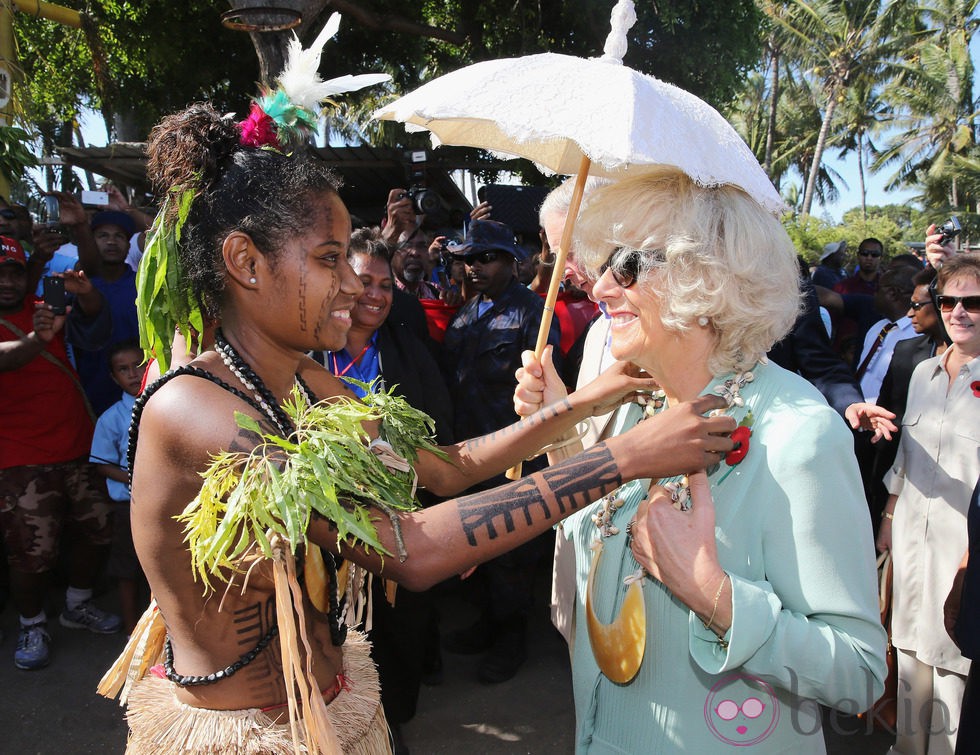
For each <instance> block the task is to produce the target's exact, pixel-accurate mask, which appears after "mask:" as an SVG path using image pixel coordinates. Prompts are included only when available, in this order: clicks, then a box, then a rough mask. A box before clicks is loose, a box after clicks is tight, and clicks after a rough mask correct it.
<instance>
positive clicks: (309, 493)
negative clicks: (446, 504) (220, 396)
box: [177, 388, 441, 589]
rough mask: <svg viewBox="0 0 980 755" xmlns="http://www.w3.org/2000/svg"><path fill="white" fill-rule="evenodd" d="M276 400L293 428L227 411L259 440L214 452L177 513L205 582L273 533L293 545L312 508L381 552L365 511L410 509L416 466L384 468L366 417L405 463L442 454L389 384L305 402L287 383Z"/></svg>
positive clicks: (426, 421) (424, 423) (346, 537)
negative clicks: (424, 454) (358, 394)
mask: <svg viewBox="0 0 980 755" xmlns="http://www.w3.org/2000/svg"><path fill="white" fill-rule="evenodd" d="M283 408H284V409H285V411H286V414H287V415H288V416H289V417H290V419H291V420H292V421H293V425H294V427H295V428H296V431H295V432H294V433H293V434H292V435H290V437H289V438H288V439H287V438H282V437H280V436H278V435H275V434H274V433H269V432H265V431H264V430H263V429H262V427H261V426H260V425H259V424H258V422H256V421H255V420H254V419H253V418H252V417H249V416H247V415H244V414H241V413H238V412H236V413H235V420H236V421H237V423H238V426H239V427H241V428H243V429H245V430H248V431H250V432H252V433H254V434H255V435H256V436H257V437H258V438H259V439H260V442H259V443H258V445H257V446H256V447H255V448H254V449H253V450H252V451H251V452H250V453H243V452H222V453H220V454H217V455H215V456H214V458H213V460H212V463H211V466H210V467H208V469H207V471H206V472H204V474H203V475H202V476H203V477H204V483H203V485H202V486H201V491H200V493H198V496H197V497H196V498H195V499H194V500H193V501H192V502H191V503H190V504H189V505H188V506H187V508H186V509H185V510H184V511H183V513H181V514H180V515H179V516H178V517H177V519H178V521H181V522H183V523H184V525H185V539H186V541H187V543H188V547H189V549H190V553H191V564H192V569H193V571H194V574H195V575H196V576H197V577H199V578H200V579H201V581H202V582H203V583H204V584H205V586H206V588H207V589H211V588H212V579H218V580H219V581H226V580H227V575H228V572H234V571H235V570H237V568H238V564H237V561H238V559H239V558H240V557H241V556H242V555H243V554H245V553H246V552H247V551H249V550H250V549H251V548H253V547H255V546H257V547H258V548H259V550H261V551H262V553H263V554H264V555H265V556H266V557H271V556H272V548H271V545H270V539H271V537H272V536H273V535H274V534H275V535H279V536H280V537H281V538H282V539H283V540H284V541H286V543H288V546H289V547H290V548H291V549H292V550H293V552H295V551H296V550H297V549H298V548H299V547H300V546H301V545H303V544H304V543H305V542H306V531H307V528H308V527H309V524H310V519H311V517H312V516H313V514H314V513H316V514H319V515H320V516H322V517H324V518H325V519H327V520H328V521H329V522H331V523H332V524H333V526H334V527H336V529H337V537H338V542H350V541H358V542H359V543H360V544H361V545H363V546H364V547H365V548H368V549H369V550H371V549H373V550H376V551H378V552H380V553H384V554H388V551H387V550H386V549H385V547H384V546H383V545H382V543H381V541H380V540H379V539H378V533H377V530H376V529H375V526H374V522H373V518H374V517H375V516H377V515H378V514H379V513H385V514H388V515H389V516H395V515H397V512H403V511H411V510H413V509H415V508H417V502H416V500H415V496H414V484H415V473H414V472H413V471H412V470H411V469H410V468H409V469H407V470H406V471H400V470H392V469H389V468H387V467H386V466H385V465H384V463H383V462H382V461H381V459H380V458H379V456H378V455H377V454H376V453H374V452H373V451H372V450H371V448H370V447H369V441H370V437H369V436H368V434H367V432H366V431H365V429H364V423H366V422H377V421H380V422H381V427H382V434H383V433H384V431H385V430H386V429H390V428H396V429H397V432H396V433H395V434H394V435H393V437H391V438H386V440H387V441H388V442H390V443H391V445H392V446H393V447H394V449H395V451H396V452H397V453H399V454H400V455H402V456H403V457H404V458H406V459H407V460H408V461H409V462H413V461H415V459H416V458H417V453H418V451H419V450H427V451H433V452H436V453H441V452H439V451H438V449H437V448H436V446H435V445H434V444H433V441H432V433H433V428H434V425H433V422H432V420H431V419H430V418H429V417H428V416H427V415H425V414H424V413H423V412H420V411H418V410H416V409H413V408H412V407H410V406H409V405H408V404H407V403H406V402H405V400H404V399H402V398H400V397H398V396H395V395H393V394H391V393H390V391H389V392H384V391H380V392H378V393H376V394H370V393H369V394H368V395H367V396H366V397H365V399H364V400H363V401H361V400H359V399H354V398H348V397H337V398H334V399H331V400H328V401H321V402H320V403H318V404H313V405H310V404H308V403H307V401H306V399H305V398H304V396H303V394H302V393H301V392H300V391H299V390H298V389H296V388H294V389H293V392H292V395H291V397H290V398H289V399H288V400H287V401H286V403H285V404H283Z"/></svg>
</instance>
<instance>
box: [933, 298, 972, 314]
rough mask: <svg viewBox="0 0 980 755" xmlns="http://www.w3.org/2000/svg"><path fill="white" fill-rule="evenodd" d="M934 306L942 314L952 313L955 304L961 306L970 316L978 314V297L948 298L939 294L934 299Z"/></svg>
mask: <svg viewBox="0 0 980 755" xmlns="http://www.w3.org/2000/svg"><path fill="white" fill-rule="evenodd" d="M936 304H938V305H939V309H940V310H942V311H943V312H952V311H953V310H954V309H956V305H957V304H962V305H963V309H965V310H966V311H967V312H969V313H970V314H971V315H975V314H980V296H977V295H974V296H948V295H947V294H939V295H938V296H937V297H936Z"/></svg>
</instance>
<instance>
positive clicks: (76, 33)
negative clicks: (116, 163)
mask: <svg viewBox="0 0 980 755" xmlns="http://www.w3.org/2000/svg"><path fill="white" fill-rule="evenodd" d="M61 4H62V5H64V6H66V7H72V8H75V9H77V10H80V11H84V12H85V13H86V14H87V16H88V18H89V19H91V24H87V25H86V27H87V28H85V29H73V28H70V27H65V26H60V25H58V24H56V23H54V22H52V21H48V20H46V19H43V18H35V17H33V16H30V15H27V14H19V13H18V14H16V15H15V17H14V31H15V37H16V41H17V47H18V58H19V61H20V64H21V65H22V66H23V69H24V74H25V81H26V84H25V95H26V100H27V102H26V103H25V109H26V111H27V114H28V116H29V118H31V119H35V120H50V121H71V120H73V119H74V118H75V117H76V116H77V114H78V112H79V110H80V109H81V107H82V106H83V105H89V106H92V107H95V108H97V109H99V110H101V111H102V113H103V115H104V116H106V120H107V126H108V127H109V130H110V132H111V131H112V129H113V128H114V124H113V119H112V116H114V115H116V114H122V115H124V116H125V117H126V119H128V120H129V121H131V122H132V124H133V126H134V127H135V129H136V130H137V131H138V132H139V134H140V137H139V138H145V136H146V133H147V132H148V130H149V127H150V126H151V125H152V124H154V123H156V122H157V121H158V120H159V119H160V117H161V116H162V115H164V114H166V113H169V112H172V111H174V110H176V109H178V108H181V107H184V106H185V105H187V104H188V103H190V102H192V101H195V100H204V99H207V100H211V101H212V102H213V103H214V104H215V106H216V107H217V108H219V109H236V108H241V107H242V106H243V105H244V104H245V103H247V99H248V97H249V96H250V95H251V94H252V93H253V90H254V88H255V86H254V82H255V81H256V79H257V78H258V61H257V59H256V56H255V51H254V48H253V47H252V44H251V41H250V40H249V37H248V35H247V34H242V33H240V32H234V31H230V30H228V29H225V28H224V27H222V26H221V23H220V19H219V14H220V11H219V10H218V9H217V8H216V7H215V4H214V3H211V2H207V1H206V0H187V1H184V2H179V3H174V2H168V0H142V1H141V2H139V3H134V2H127V1H126V0H92V1H91V2H86V3H84V4H83V3H80V2H77V1H75V2H73V1H72V0H64V1H63V2H62V3H61Z"/></svg>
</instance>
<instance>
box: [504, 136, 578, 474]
mask: <svg viewBox="0 0 980 755" xmlns="http://www.w3.org/2000/svg"><path fill="white" fill-rule="evenodd" d="M591 164H592V162H591V160H589V158H588V157H585V156H584V155H583V156H582V162H581V163H580V164H579V171H578V176H576V178H575V188H574V189H573V190H572V200H571V203H570V204H569V206H568V215H567V216H566V217H565V227H564V228H562V231H561V243H560V245H559V247H558V249H556V250H555V267H554V268H553V269H552V271H551V282H550V284H549V285H548V296H547V297H546V298H545V300H544V312H542V314H541V327H540V328H539V329H538V340H537V343H536V344H535V345H534V356H535V358H536V359H538V361H540V360H541V354H542V353H544V347H545V346H547V345H548V334H549V333H550V332H551V319H552V317H554V315H555V302H557V301H558V289H559V288H561V282H562V280H564V278H565V261H566V260H567V259H568V247H569V246H571V244H572V232H573V231H574V230H575V219H576V218H577V217H578V210H579V207H580V206H581V205H582V195H583V194H584V193H585V181H586V179H587V178H588V177H589V167H590V166H591ZM506 474H507V479H508V480H517V479H520V477H521V464H520V462H518V463H517V464H515V465H514V466H513V467H511V468H510V469H508V470H507V472H506Z"/></svg>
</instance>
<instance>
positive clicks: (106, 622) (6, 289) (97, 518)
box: [0, 237, 120, 670]
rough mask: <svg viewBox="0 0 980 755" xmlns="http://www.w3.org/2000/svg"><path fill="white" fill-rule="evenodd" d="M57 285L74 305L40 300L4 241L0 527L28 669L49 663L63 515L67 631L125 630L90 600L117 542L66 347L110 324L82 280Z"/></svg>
mask: <svg viewBox="0 0 980 755" xmlns="http://www.w3.org/2000/svg"><path fill="white" fill-rule="evenodd" d="M61 279H62V280H63V281H64V291H66V292H67V293H69V294H72V295H74V299H73V302H74V304H73V306H72V305H69V306H67V307H66V308H65V310H63V313H61V314H59V313H58V312H56V310H55V305H54V304H52V303H45V302H37V303H35V301H34V297H33V296H31V295H30V287H29V285H28V282H29V278H28V270H27V258H26V255H25V254H24V250H23V248H22V247H21V245H20V244H19V243H18V242H17V241H15V240H13V239H7V238H2V237H0V392H2V394H3V396H4V401H3V402H2V403H0V500H3V501H5V502H6V503H5V505H4V507H3V509H2V510H0V529H2V531H3V537H4V542H5V545H6V552H7V560H8V563H9V565H10V577H11V593H12V597H13V602H14V605H15V607H16V608H17V611H18V612H19V614H20V626H21V629H20V636H19V638H18V642H17V648H16V651H15V653H14V664H15V665H16V666H17V667H18V668H21V669H28V670H31V669H39V668H42V667H44V666H46V665H47V663H48V645H49V643H50V637H49V635H48V632H47V623H46V622H47V616H46V614H45V611H44V606H45V602H46V597H47V592H48V574H49V572H50V571H51V569H52V568H53V567H54V565H55V564H56V563H57V562H58V560H59V539H60V533H61V530H62V525H63V523H64V520H65V519H66V518H70V519H71V520H72V521H73V522H74V523H75V525H76V533H77V539H76V540H75V542H74V547H73V552H72V554H71V558H70V559H69V561H68V563H69V587H68V592H67V594H66V608H65V611H64V613H62V614H61V617H60V620H61V624H62V625H63V626H67V627H71V628H76V629H89V630H90V631H93V632H99V633H111V632H115V631H118V630H119V626H120V622H119V617H118V616H113V615H112V614H107V613H105V612H103V611H101V610H100V609H98V608H96V607H95V606H93V605H92V604H91V602H90V601H91V598H92V586H93V584H94V581H95V579H96V577H97V575H98V573H99V568H100V566H101V562H102V555H103V552H104V549H105V546H106V545H108V543H109V540H110V536H111V531H110V518H109V516H110V508H109V501H108V497H107V495H106V491H105V485H104V483H103V482H102V480H101V479H99V478H98V477H97V475H96V473H95V469H94V467H92V465H91V464H89V463H88V449H89V448H90V446H91V442H92V429H93V424H92V418H91V414H90V412H89V410H88V407H87V405H86V402H85V398H84V395H83V393H82V390H81V386H80V385H79V383H78V376H77V375H76V374H75V371H74V370H73V369H72V367H71V365H70V364H69V363H68V355H67V353H66V348H65V344H66V341H68V342H71V343H72V344H73V345H76V346H81V347H98V346H101V345H102V344H104V343H105V342H106V340H107V339H108V337H109V318H108V313H107V311H106V307H105V300H104V299H103V297H102V295H101V294H100V293H99V292H98V291H97V290H95V289H94V288H93V286H92V284H91V283H90V282H89V281H88V279H87V278H86V276H85V274H84V273H80V272H74V271H70V272H66V273H64V275H63V276H62V277H61ZM57 304H58V305H60V304H64V302H58V303H57ZM59 308H60V307H59Z"/></svg>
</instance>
